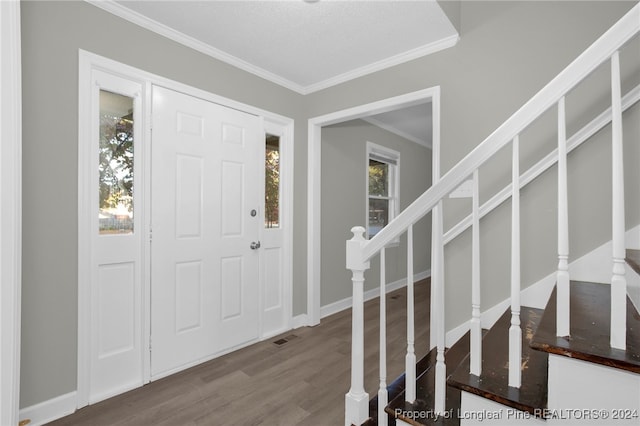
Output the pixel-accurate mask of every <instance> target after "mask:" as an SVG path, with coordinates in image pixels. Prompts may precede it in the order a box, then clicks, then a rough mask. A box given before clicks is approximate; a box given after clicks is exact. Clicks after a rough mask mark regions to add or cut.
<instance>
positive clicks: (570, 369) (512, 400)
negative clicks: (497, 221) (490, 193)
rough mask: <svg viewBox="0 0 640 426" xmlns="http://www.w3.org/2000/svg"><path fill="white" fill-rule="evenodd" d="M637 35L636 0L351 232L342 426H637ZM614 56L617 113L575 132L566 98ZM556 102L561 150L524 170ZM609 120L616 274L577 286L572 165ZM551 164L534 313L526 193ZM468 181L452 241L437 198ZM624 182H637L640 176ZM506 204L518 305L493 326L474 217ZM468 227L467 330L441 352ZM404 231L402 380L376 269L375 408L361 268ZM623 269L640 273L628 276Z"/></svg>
mask: <svg viewBox="0 0 640 426" xmlns="http://www.w3.org/2000/svg"><path fill="white" fill-rule="evenodd" d="M639 32H640V5H636V6H635V7H634V8H633V9H631V10H630V11H629V12H628V13H627V14H626V15H625V16H624V17H622V19H620V21H619V22H618V23H616V24H615V25H614V26H613V27H612V28H611V29H609V30H608V31H607V32H606V33H605V34H604V35H603V36H602V37H600V38H599V39H598V40H597V41H596V42H595V43H594V44H593V45H592V46H591V47H589V48H588V49H587V50H586V51H585V52H584V53H583V54H581V55H580V56H579V57H578V58H577V59H576V60H575V61H574V62H573V63H571V64H570V65H569V66H568V67H567V68H566V69H565V70H564V71H562V72H561V73H560V74H559V75H558V76H557V77H556V78H555V79H553V80H552V81H551V82H550V83H549V84H548V85H547V86H545V87H544V88H543V89H542V90H541V91H540V92H539V93H538V94H536V95H535V96H534V97H533V98H532V99H531V100H530V101H529V102H527V103H526V104H525V105H524V106H523V107H522V108H520V109H519V110H518V111H517V112H516V113H515V114H514V115H513V116H511V118H509V119H508V120H507V121H506V122H505V123H504V124H503V125H502V126H500V127H499V128H498V129H497V130H496V131H495V132H494V133H492V134H491V135H490V136H489V137H488V138H487V139H485V140H484V141H483V142H482V143H481V144H480V145H478V146H477V147H476V148H475V149H474V150H473V151H472V152H471V153H469V154H468V155H467V156H466V157H465V158H463V159H462V160H461V161H460V162H459V163H458V164H456V165H455V166H454V167H453V168H452V169H451V170H449V171H448V172H447V173H446V174H444V175H443V176H442V177H440V176H439V165H438V162H437V161H435V162H434V180H433V181H434V182H433V185H432V187H431V188H429V189H428V190H427V191H426V192H425V193H424V194H422V195H421V196H420V197H419V198H418V199H416V201H414V202H413V203H412V204H411V205H410V206H409V207H408V208H407V209H405V210H404V211H403V212H402V213H401V214H400V215H398V216H397V217H396V218H395V220H393V221H392V222H390V223H389V224H388V225H387V226H386V227H385V228H383V229H382V230H381V231H380V232H379V233H378V234H377V235H376V236H375V237H373V238H372V239H371V240H366V239H365V238H364V236H363V235H364V228H362V227H354V228H353V229H352V231H353V234H354V235H353V238H352V239H351V240H349V241H347V268H348V269H350V270H351V271H352V274H353V278H352V282H353V311H352V312H353V313H352V315H353V317H352V364H351V388H350V389H349V392H348V393H347V394H346V396H345V425H362V424H371V425H372V424H378V425H387V424H411V425H422V424H425V425H426V424H438V425H443V424H444V425H449V424H451V425H458V424H462V425H471V424H478V425H480V424H482V425H503V424H504V425H518V424H523V425H526V424H528V425H533V424H540V425H543V424H544V425H582V424H594V425H626V424H633V425H637V424H640V314H638V310H637V308H636V307H637V306H640V297H639V295H640V287H638V286H640V284H637V283H640V262H639V261H640V251H635V250H626V241H625V230H626V225H625V203H624V184H625V182H624V171H623V158H624V155H623V145H622V114H623V112H624V111H625V110H626V109H627V108H629V107H630V106H632V105H634V104H635V103H637V102H638V101H639V100H640V86H639V87H636V88H634V89H633V90H631V91H629V92H628V93H626V94H625V96H624V97H623V96H622V93H621V81H620V80H621V77H620V50H621V49H622V47H623V46H624V45H625V44H627V43H628V42H629V40H631V39H632V38H634V37H636V36H637V35H638V33H639ZM606 62H609V63H610V68H611V107H610V108H609V109H607V110H606V111H603V112H602V113H601V114H600V115H598V116H597V117H596V118H594V119H593V120H592V121H591V122H590V123H589V124H587V126H585V127H584V128H583V129H581V130H580V131H578V132H576V133H575V134H574V135H573V136H571V137H567V135H566V127H567V123H566V112H565V96H566V95H567V93H568V92H569V91H571V90H572V89H573V88H574V87H575V86H576V85H577V84H578V83H580V82H582V81H583V80H584V79H585V78H586V77H587V76H588V75H590V74H591V73H592V72H593V71H594V70H595V69H596V68H597V67H599V66H600V65H601V64H603V63H606ZM551 108H557V135H558V145H557V149H555V150H554V151H553V152H551V153H549V155H547V156H546V157H545V158H543V159H542V160H540V161H539V162H538V163H537V164H535V165H534V166H533V167H531V168H530V169H528V170H526V171H525V172H524V173H521V172H520V162H521V158H520V141H519V138H520V134H521V133H522V132H523V131H525V129H527V128H528V127H529V126H530V125H531V124H532V123H534V122H535V121H536V120H537V119H538V118H539V117H540V116H541V115H542V114H543V113H545V112H546V111H547V110H549V109H551ZM608 124H610V125H611V130H612V143H611V147H612V148H611V149H612V162H613V163H612V170H613V176H612V193H613V197H612V202H611V209H612V230H613V232H612V240H611V245H612V253H611V258H610V260H609V261H607V262H604V263H606V265H603V267H605V268H611V269H609V270H610V271H611V272H610V276H611V279H610V281H609V282H607V283H591V282H579V281H575V280H574V281H572V279H571V276H570V273H569V219H570V218H569V213H568V185H567V157H568V155H569V153H570V152H571V151H572V150H573V149H575V148H576V147H577V146H579V145H580V144H581V143H583V142H584V141H586V140H588V139H589V138H590V137H591V136H592V135H594V134H595V133H596V132H598V131H599V130H600V129H601V128H602V127H604V126H605V125H608ZM507 145H510V147H511V152H512V162H511V170H512V180H511V184H509V185H508V186H507V187H505V188H504V189H503V190H502V191H499V192H498V193H496V194H495V195H494V197H492V198H491V199H489V200H488V201H487V202H485V203H484V204H482V205H480V203H479V180H480V172H479V169H480V167H481V166H482V165H483V164H485V163H486V162H487V161H488V160H490V159H491V158H492V157H493V156H494V155H495V154H496V153H497V152H498V151H500V150H501V149H502V148H504V147H506V146H507ZM434 158H435V159H436V160H437V158H438V153H436V152H434ZM552 166H557V170H558V178H557V181H558V204H557V210H558V229H557V238H558V253H557V256H558V268H557V270H556V271H555V281H556V284H555V287H554V289H553V292H552V294H551V296H550V298H549V299H548V303H547V305H546V307H545V308H544V309H536V308H533V307H527V306H522V305H521V303H520V299H521V292H522V288H521V282H520V281H521V279H520V269H521V254H520V250H521V241H520V226H521V225H520V189H521V188H522V187H524V186H526V185H528V184H529V183H531V182H533V181H534V180H535V179H536V177H538V176H539V175H540V174H542V173H543V172H544V171H545V170H547V169H549V168H550V167H552ZM469 178H471V179H472V187H473V197H472V203H471V205H472V208H471V213H470V214H469V215H468V216H467V217H466V218H465V219H463V220H462V221H460V223H458V224H457V225H455V226H453V227H451V228H450V229H449V230H448V231H447V232H446V233H445V232H444V229H443V228H444V226H443V216H444V212H443V200H444V199H445V198H446V197H448V195H449V194H450V193H451V192H452V191H454V190H455V189H456V188H457V187H458V186H460V185H461V184H462V183H463V182H465V181H466V180H467V179H469ZM630 184H631V185H634V186H637V182H631V183H630ZM507 199H511V218H512V220H511V222H512V229H511V262H510V271H511V275H510V276H511V280H510V282H511V287H510V298H509V301H508V303H509V304H510V307H509V308H508V309H507V310H506V311H504V313H503V314H502V316H501V317H500V318H499V319H498V320H497V321H496V322H495V323H494V324H486V321H484V323H483V317H482V315H481V313H482V306H481V301H480V294H481V282H480V241H479V239H480V232H479V227H480V219H481V217H483V216H485V215H487V214H490V213H491V211H492V210H493V209H495V208H496V207H497V206H498V205H500V204H501V203H503V202H504V201H505V200H507ZM428 213H431V218H432V250H431V252H432V260H431V274H432V276H431V285H432V287H431V318H430V322H431V351H430V352H429V353H428V354H427V356H425V357H424V358H423V359H421V360H416V356H415V348H414V342H415V337H414V334H415V331H414V327H415V323H414V315H413V311H414V300H413V282H412V279H411V277H413V276H414V271H413V225H414V224H415V223H416V222H417V221H418V220H420V219H421V218H423V217H424V216H425V215H427V214H428ZM468 228H471V235H472V238H471V271H472V277H471V306H470V309H469V311H470V320H469V330H468V332H467V333H466V334H465V335H464V336H463V337H462V338H460V339H459V340H458V341H457V342H455V344H453V345H451V347H450V348H447V347H446V345H445V341H446V338H445V337H446V330H445V321H444V319H445V312H444V309H445V306H446V302H447V300H446V299H445V291H444V288H445V285H446V282H445V279H444V247H445V245H446V244H447V243H449V242H450V241H452V240H453V239H455V238H456V237H457V236H458V235H460V234H461V233H462V232H463V231H465V230H466V229H468ZM541 231H542V232H549V231H548V230H541ZM403 234H406V238H407V277H408V282H407V339H406V341H407V352H406V358H405V359H406V363H405V373H404V375H402V376H401V377H400V378H398V379H397V380H396V381H395V382H393V383H392V384H391V385H389V386H388V385H387V377H386V347H387V342H386V330H385V303H383V300H384V298H385V296H384V294H385V291H384V289H385V272H384V269H385V268H383V267H381V268H380V269H381V276H380V294H381V303H380V306H381V311H380V357H379V362H380V369H379V371H380V386H379V390H378V393H377V396H376V397H375V398H374V399H372V400H371V401H370V400H369V394H368V393H367V392H365V389H364V385H363V383H364V380H363V379H364V358H365V354H364V342H363V330H364V326H365V325H364V316H363V291H364V272H365V271H366V270H367V269H369V264H370V261H371V259H373V258H374V257H377V256H379V257H380V261H381V264H382V265H384V259H385V247H386V246H387V245H388V244H389V243H391V242H392V241H393V240H395V239H396V238H398V237H399V236H401V235H403ZM625 262H626V264H628V265H629V266H630V268H631V269H630V270H633V271H635V272H633V273H634V274H639V275H638V276H630V277H627V276H626V275H625V269H626V267H625ZM611 265H612V267H611ZM549 272H551V271H549ZM629 275H630V274H629ZM628 282H629V284H628ZM629 296H632V298H630V297H629ZM632 300H633V301H632ZM450 303H451V302H450ZM634 303H635V305H634ZM483 326H485V327H486V328H487V329H483Z"/></svg>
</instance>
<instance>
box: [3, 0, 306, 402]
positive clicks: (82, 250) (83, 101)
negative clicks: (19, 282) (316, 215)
mask: <svg viewBox="0 0 640 426" xmlns="http://www.w3.org/2000/svg"><path fill="white" fill-rule="evenodd" d="M0 3H4V2H0ZM3 39H4V37H3ZM78 55H79V91H78V96H79V99H78V108H79V111H78V135H79V137H78V392H77V395H78V404H77V406H78V408H80V407H83V406H86V405H87V404H88V383H89V376H88V374H89V364H88V361H89V352H88V344H89V342H88V340H89V339H88V334H87V333H88V327H87V324H88V323H89V312H88V309H87V307H88V306H89V304H90V294H89V293H88V291H87V290H86V288H83V287H86V286H82V285H81V283H86V282H89V281H88V280H90V277H91V271H90V259H91V253H90V246H91V244H90V242H91V235H90V233H89V232H88V230H89V229H90V227H89V223H87V222H88V220H89V218H91V217H92V215H93V213H94V212H93V211H91V209H90V203H89V200H90V194H91V192H90V191H91V190H93V188H89V187H88V186H87V185H86V182H88V181H89V179H88V177H87V174H88V173H91V170H90V169H88V168H87V164H88V163H89V162H90V160H91V158H90V150H88V149H87V147H86V146H83V143H82V141H83V140H88V139H87V135H90V132H91V124H90V123H91V120H90V117H87V114H88V111H90V110H91V108H90V105H88V103H89V99H90V90H91V84H90V81H91V71H92V70H93V69H97V70H102V71H105V72H108V73H112V74H115V75H117V76H120V77H123V78H126V79H131V80H134V81H138V82H141V83H143V84H144V86H145V90H144V92H145V98H144V100H143V114H144V122H145V125H144V128H143V130H142V132H143V136H142V137H143V141H144V142H143V148H142V150H143V152H142V153H141V155H142V156H143V166H142V168H143V181H144V195H143V198H144V201H143V202H144V205H143V206H142V209H143V211H142V213H141V215H142V217H143V223H144V229H143V236H142V237H143V241H144V247H143V256H142V259H143V265H144V271H143V292H144V297H143V309H142V310H143V316H144V318H145V321H144V327H143V330H142V332H143V333H144V335H143V339H144V345H143V347H144V348H148V347H149V344H150V342H149V336H150V328H149V327H150V321H149V319H150V306H151V300H150V297H149V295H150V289H151V281H150V259H151V256H150V243H149V241H150V232H149V230H150V224H151V215H150V205H151V204H150V195H151V182H150V176H151V173H150V170H151V168H150V164H151V163H150V161H151V158H150V157H151V155H150V146H151V128H150V123H151V108H150V106H151V90H150V88H151V85H157V86H162V87H166V88H168V89H172V90H175V91H179V92H182V93H184V94H187V95H190V96H194V97H197V98H200V99H204V100H207V101H210V102H213V103H217V104H220V105H223V106H226V107H229V108H233V109H237V110H240V111H244V112H247V113H250V114H254V115H257V116H261V117H263V118H264V121H265V122H267V123H271V124H273V125H278V126H281V127H282V128H283V135H285V137H284V138H283V140H282V144H283V145H282V149H283V155H284V156H285V157H283V166H282V167H283V170H282V173H283V176H282V179H283V183H282V185H283V200H282V209H283V215H284V216H283V220H287V222H286V224H287V227H286V230H285V233H286V237H285V244H286V246H287V247H286V253H287V258H286V260H285V265H284V271H285V274H284V277H283V278H284V279H285V280H286V281H285V288H286V289H287V292H288V294H289V295H292V293H293V291H292V285H293V282H292V268H293V263H292V259H291V257H292V256H291V254H292V244H293V226H292V216H293V146H294V141H293V128H294V121H293V119H291V118H289V117H285V116H282V115H279V114H275V113H272V112H270V111H267V110H264V109H261V108H257V107H254V106H251V105H247V104H244V103H241V102H237V101H235V100H232V99H229V98H225V97H222V96H218V95H215V94H212V93H210V92H207V91H205V90H202V89H198V88H195V87H192V86H189V85H187V84H183V83H180V82H177V81H174V80H171V79H168V78H165V77H161V76H159V75H156V74H153V73H149V72H146V71H142V70H139V69H137V68H135V67H132V66H129V65H125V64H123V63H121V62H117V61H114V60H111V59H108V58H105V57H103V56H100V55H97V54H94V53H91V52H87V51H85V50H82V49H79V52H78ZM285 218H286V219H285ZM289 299H291V297H290V298H289ZM290 303H291V302H290ZM290 312H291V310H290ZM291 323H292V320H290V324H291ZM143 375H144V382H145V383H147V382H149V380H150V356H149V352H148V351H146V350H145V354H144V369H143Z"/></svg>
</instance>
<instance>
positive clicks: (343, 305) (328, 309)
mask: <svg viewBox="0 0 640 426" xmlns="http://www.w3.org/2000/svg"><path fill="white" fill-rule="evenodd" d="M430 276H431V270H430V269H429V270H426V271H422V272H418V273H417V274H415V275H414V276H413V280H414V282H417V281H421V280H424V279H425V278H428V277H430ZM406 285H407V279H406V278H403V279H401V280H398V281H394V282H392V283H387V287H386V292H387V293H390V292H392V291H395V290H398V289H399V288H402V287H406ZM379 295H380V290H379V289H377V288H374V289H371V290H367V291H365V292H364V301H365V302H366V301H367V300H371V299H375V298H376V297H378V296H379ZM352 304H353V298H352V297H347V298H345V299H342V300H338V301H337V302H333V303H330V304H328V305H325V306H322V307H321V308H320V318H325V317H328V316H329V315H333V314H337V313H338V312H342V311H344V310H345V309H350V308H351V306H352Z"/></svg>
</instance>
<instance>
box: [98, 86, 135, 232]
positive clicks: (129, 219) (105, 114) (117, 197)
mask: <svg viewBox="0 0 640 426" xmlns="http://www.w3.org/2000/svg"><path fill="white" fill-rule="evenodd" d="M133 138H134V134H133V98H131V97H127V96H123V95H118V94H115V93H111V92H108V91H105V90H101V91H100V147H99V161H98V171H99V201H98V206H99V212H98V218H99V219H98V222H99V233H100V234H101V235H103V234H130V233H132V232H133V143H134V141H133Z"/></svg>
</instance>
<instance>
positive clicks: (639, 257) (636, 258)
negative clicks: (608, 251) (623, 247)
mask: <svg viewBox="0 0 640 426" xmlns="http://www.w3.org/2000/svg"><path fill="white" fill-rule="evenodd" d="M625 260H626V261H627V263H628V264H629V266H631V268H633V270H634V271H636V273H638V274H640V250H634V249H627V256H626V258H625Z"/></svg>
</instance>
